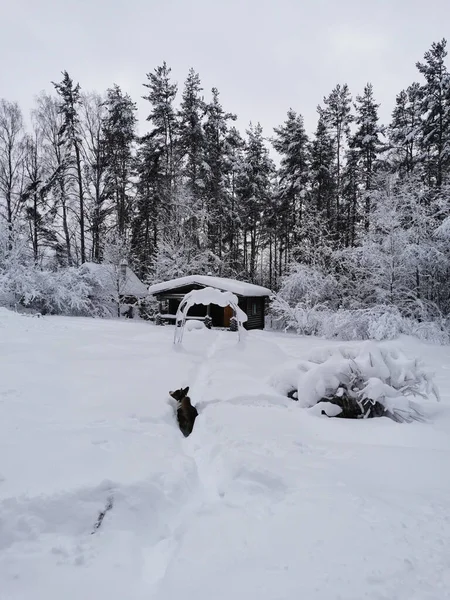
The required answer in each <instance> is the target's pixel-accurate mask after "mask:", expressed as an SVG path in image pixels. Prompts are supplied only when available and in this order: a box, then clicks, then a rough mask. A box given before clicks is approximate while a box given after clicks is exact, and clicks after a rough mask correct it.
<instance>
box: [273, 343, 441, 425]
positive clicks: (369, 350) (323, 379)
mask: <svg viewBox="0 0 450 600" xmlns="http://www.w3.org/2000/svg"><path fill="white" fill-rule="evenodd" d="M270 383H271V385H272V386H273V387H275V388H276V389H277V390H278V391H279V392H280V393H281V394H283V395H287V394H288V393H290V392H292V391H293V390H295V391H296V392H297V393H296V399H297V400H298V402H299V405H300V406H302V407H304V408H312V407H315V406H316V405H317V404H318V403H320V405H321V406H320V410H325V414H328V416H337V415H338V414H340V411H337V412H336V406H334V407H332V411H333V414H329V413H328V410H327V409H328V407H327V406H326V405H325V406H324V405H323V404H322V403H323V402H325V403H326V404H328V403H327V402H326V401H327V400H330V401H331V400H332V399H333V398H339V397H342V396H343V395H344V394H345V396H346V397H347V398H348V399H350V400H354V401H355V402H356V405H357V406H360V408H361V417H363V416H364V415H365V414H366V412H365V411H366V410H367V407H370V406H374V405H375V404H376V403H380V404H381V405H382V407H384V411H383V413H382V415H380V416H389V417H391V418H394V420H399V421H405V420H406V421H408V420H411V419H414V418H420V407H419V406H418V404H417V400H418V399H419V400H420V399H428V398H431V397H432V396H435V398H436V399H437V400H439V392H438V389H437V387H436V385H435V383H434V380H433V375H432V373H431V372H430V371H429V370H428V369H427V368H426V367H425V365H424V363H423V362H422V361H421V360H419V359H417V358H408V357H406V356H405V355H404V354H403V353H402V352H401V351H400V350H398V349H389V348H381V347H379V346H377V345H375V344H373V343H370V342H368V343H367V344H364V345H362V346H358V347H354V346H353V347H350V346H342V347H339V348H335V349H330V348H327V349H324V350H320V351H318V352H316V353H313V354H312V355H311V356H310V357H309V359H308V360H302V361H300V362H297V363H296V364H295V365H293V366H291V367H288V368H286V369H282V370H279V371H278V372H276V373H274V374H273V375H272V376H271V378H270ZM319 414H320V413H319ZM366 416H367V414H366Z"/></svg>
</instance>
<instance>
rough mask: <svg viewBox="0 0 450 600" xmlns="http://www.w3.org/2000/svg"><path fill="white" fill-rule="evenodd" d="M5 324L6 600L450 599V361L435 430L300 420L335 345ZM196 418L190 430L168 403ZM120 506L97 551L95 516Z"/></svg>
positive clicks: (98, 324) (2, 572)
mask: <svg viewBox="0 0 450 600" xmlns="http://www.w3.org/2000/svg"><path fill="white" fill-rule="evenodd" d="M172 336H173V328H172V327H152V326H149V325H147V324H143V323H139V322H133V321H103V320H89V319H70V318H62V317H55V318H43V319H36V318H30V317H19V316H17V315H14V314H12V313H7V312H6V311H2V312H0V361H1V362H0V365H1V367H0V368H1V378H0V582H1V585H0V598H1V600H4V599H5V600H19V599H20V600H28V599H30V600H31V599H33V600H41V599H42V600H44V599H45V600H52V599H53V598H55V600H56V598H60V597H61V594H62V593H63V595H64V598H67V599H68V600H72V598H73V599H74V600H75V599H79V598H80V597H84V598H86V599H88V600H90V599H91V598H92V599H94V598H95V599H98V598H102V597H105V598H108V599H116V598H117V600H119V599H121V600H122V599H123V598H133V599H134V598H137V599H139V600H140V599H141V598H142V599H143V598H146V599H154V600H169V599H173V598H176V597H178V596H179V595H180V594H183V596H184V597H186V598H195V599H196V600H203V599H205V600H206V599H207V598H208V600H210V599H211V598H214V599H217V600H222V598H223V599H225V598H227V599H229V598H230V597H233V598H235V599H238V600H239V599H241V598H242V599H244V598H245V599H246V600H247V599H248V598H253V597H258V599H259V600H261V599H262V600H266V599H267V600H278V599H279V600H287V599H291V598H292V599H295V598H298V597H299V596H302V597H304V598H308V599H309V600H330V599H336V600H337V599H338V598H341V599H342V600H344V599H345V600H352V599H354V600H361V599H362V598H368V599H370V600H372V599H373V600H382V599H383V600H388V599H389V600H392V599H393V598H396V599H399V600H431V599H433V600H446V599H447V598H450V551H449V550H450V547H449V545H450V542H449V540H450V466H449V465H450V461H449V459H450V435H449V433H450V411H449V408H448V407H449V401H450V372H449V367H448V365H450V360H449V359H450V349H449V348H447V347H435V346H425V345H424V344H422V343H420V342H416V341H413V340H411V339H410V338H404V339H402V340H401V341H400V342H399V343H400V345H401V347H402V348H403V350H404V351H405V353H409V354H411V353H412V354H413V355H414V354H420V355H421V356H423V357H424V359H425V360H426V362H427V364H430V365H432V366H433V368H434V369H435V370H436V380H437V383H438V386H439V388H440V391H441V397H442V402H441V404H437V403H436V402H429V403H426V410H427V415H428V419H429V422H427V423H412V424H408V425H405V424H402V425H399V424H397V423H394V422H392V421H390V420H388V419H374V420H368V421H358V422H351V421H342V420H339V419H337V420H334V419H328V418H326V417H318V416H316V415H314V414H313V411H308V410H305V409H301V408H300V407H299V403H296V402H292V401H290V400H288V399H286V398H284V397H283V396H282V395H280V394H279V392H278V391H277V389H275V387H273V385H272V382H273V376H274V374H275V373H277V372H279V371H280V370H282V369H283V368H284V367H285V366H290V365H291V366H294V365H295V364H296V363H297V362H298V360H300V359H306V358H307V357H308V356H309V354H310V353H311V350H312V349H313V348H314V349H320V348H324V349H326V348H329V347H332V346H333V345H334V344H333V343H328V342H324V341H323V340H315V339H311V338H297V337H294V336H288V335H281V334H272V333H269V332H250V333H249V334H248V335H246V336H245V339H244V341H243V342H242V343H241V344H239V345H237V344H236V340H237V335H236V334H233V333H230V332H217V331H209V330H206V329H202V330H194V331H187V332H186V335H185V337H184V342H183V345H182V346H178V347H174V346H173V345H172ZM185 385H189V386H190V391H189V395H190V397H191V398H192V402H193V404H195V405H197V408H198V410H199V413H200V414H199V417H198V418H197V420H196V423H195V427H194V432H193V434H192V435H191V436H190V437H189V438H187V439H184V438H183V436H182V435H181V433H180V432H179V430H178V428H177V425H176V420H175V415H174V411H173V405H172V404H171V401H170V398H169V397H168V391H169V390H171V389H176V388H178V387H181V386H185ZM110 495H112V496H113V498H114V506H113V508H112V510H111V511H109V512H108V513H107V514H106V516H105V518H104V521H103V524H102V526H101V528H100V529H99V530H98V531H97V532H96V533H95V534H94V535H91V531H92V529H93V526H94V523H95V520H96V518H97V516H98V513H99V511H101V510H103V509H104V507H105V504H106V501H107V498H108V497H109V496H110Z"/></svg>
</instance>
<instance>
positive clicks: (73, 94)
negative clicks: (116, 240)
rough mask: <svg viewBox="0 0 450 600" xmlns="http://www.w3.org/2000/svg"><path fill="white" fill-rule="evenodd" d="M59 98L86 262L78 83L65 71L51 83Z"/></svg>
mask: <svg viewBox="0 0 450 600" xmlns="http://www.w3.org/2000/svg"><path fill="white" fill-rule="evenodd" d="M53 85H54V87H55V89H56V91H57V93H58V95H59V98H60V102H59V111H60V113H61V115H62V116H63V123H62V127H61V130H60V135H61V137H62V139H63V143H64V144H65V146H66V148H67V149H68V150H72V151H73V157H72V159H73V160H72V161H71V165H72V164H73V167H74V169H75V173H76V180H77V184H78V201H79V213H78V220H79V225H80V261H81V263H84V262H86V239H85V237H86V236H85V206H84V187H83V165H82V149H81V145H82V141H81V131H80V118H79V108H80V103H81V98H80V93H81V92H80V84H79V83H77V84H76V85H74V83H73V80H72V79H71V77H70V76H69V74H68V72H67V71H63V79H62V81H61V82H60V83H53Z"/></svg>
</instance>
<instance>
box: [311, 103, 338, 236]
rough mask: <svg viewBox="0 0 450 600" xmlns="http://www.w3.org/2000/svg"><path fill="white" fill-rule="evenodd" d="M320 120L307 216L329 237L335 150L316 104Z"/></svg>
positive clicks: (330, 232)
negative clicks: (312, 218)
mask: <svg viewBox="0 0 450 600" xmlns="http://www.w3.org/2000/svg"><path fill="white" fill-rule="evenodd" d="M317 110H318V113H319V120H318V123H317V128H316V132H315V135H314V138H313V140H312V142H311V151H310V156H311V169H310V187H311V203H310V213H311V214H309V215H308V216H307V218H308V219H309V218H310V217H311V216H313V217H314V221H315V222H316V223H318V224H319V227H320V230H321V236H323V237H324V238H327V239H331V235H332V233H333V232H334V225H335V221H336V219H335V215H336V212H335V202H334V201H335V198H336V179H335V177H334V157H335V150H334V145H333V140H332V138H331V137H330V134H329V132H328V128H327V126H326V123H325V115H324V112H323V110H322V109H321V108H320V107H318V109H317Z"/></svg>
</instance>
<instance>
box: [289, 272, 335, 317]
mask: <svg viewBox="0 0 450 600" xmlns="http://www.w3.org/2000/svg"><path fill="white" fill-rule="evenodd" d="M338 291H339V286H338V282H337V281H336V279H335V278H334V277H333V276H332V275H326V274H324V273H323V272H322V271H321V270H320V269H318V268H315V267H310V266H307V265H303V264H299V263H293V264H291V265H290V268H289V272H288V274H287V275H286V276H285V277H283V279H282V282H281V288H280V291H279V293H278V295H279V296H280V298H282V299H283V300H285V301H286V302H288V303H289V304H290V305H291V306H293V305H296V304H298V303H300V302H301V303H303V305H304V306H310V307H313V306H316V305H318V304H324V303H325V302H327V303H328V304H329V305H330V306H333V305H334V304H336V305H337V304H338V296H339V294H338Z"/></svg>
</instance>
